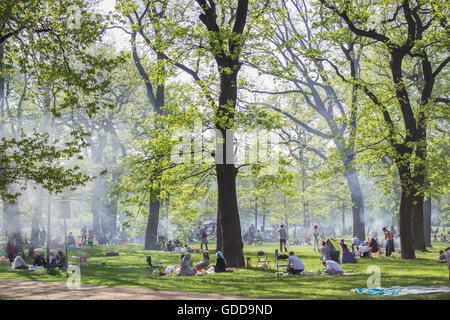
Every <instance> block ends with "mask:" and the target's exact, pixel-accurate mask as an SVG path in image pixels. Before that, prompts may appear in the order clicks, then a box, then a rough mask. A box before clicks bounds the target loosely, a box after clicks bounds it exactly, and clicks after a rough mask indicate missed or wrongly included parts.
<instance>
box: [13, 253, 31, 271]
mask: <svg viewBox="0 0 450 320" xmlns="http://www.w3.org/2000/svg"><path fill="white" fill-rule="evenodd" d="M12 268H13V269H27V270H28V266H27V264H26V263H25V260H23V258H22V253H21V252H19V253H18V254H17V256H16V258H15V259H14V262H13V264H12Z"/></svg>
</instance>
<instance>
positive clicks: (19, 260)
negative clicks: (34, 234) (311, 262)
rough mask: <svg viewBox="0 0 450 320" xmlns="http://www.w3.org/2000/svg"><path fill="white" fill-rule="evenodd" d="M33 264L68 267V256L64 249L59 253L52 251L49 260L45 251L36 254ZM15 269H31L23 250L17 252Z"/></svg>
mask: <svg viewBox="0 0 450 320" xmlns="http://www.w3.org/2000/svg"><path fill="white" fill-rule="evenodd" d="M33 266H35V267H41V268H56V267H58V268H65V267H67V257H66V255H65V254H64V253H63V252H62V251H58V254H57V255H55V253H54V252H53V251H50V257H49V260H48V261H47V260H46V259H45V256H44V254H43V253H41V254H39V255H37V256H36V258H35V259H34V261H33ZM12 268H13V269H25V270H27V269H30V267H29V266H28V265H27V263H26V262H25V259H24V255H23V253H22V252H19V253H17V255H16V256H15V257H14V260H13V262H12Z"/></svg>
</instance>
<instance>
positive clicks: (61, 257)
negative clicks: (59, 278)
mask: <svg viewBox="0 0 450 320" xmlns="http://www.w3.org/2000/svg"><path fill="white" fill-rule="evenodd" d="M66 264H67V258H66V255H65V254H64V253H63V252H62V251H58V255H57V256H56V266H57V267H60V268H65V267H66Z"/></svg>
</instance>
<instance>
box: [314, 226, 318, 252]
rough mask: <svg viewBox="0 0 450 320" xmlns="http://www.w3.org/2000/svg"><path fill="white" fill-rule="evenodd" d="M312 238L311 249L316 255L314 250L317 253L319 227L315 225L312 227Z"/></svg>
mask: <svg viewBox="0 0 450 320" xmlns="http://www.w3.org/2000/svg"><path fill="white" fill-rule="evenodd" d="M313 236H314V244H313V249H314V253H316V248H317V252H319V241H320V234H319V227H318V226H317V225H315V226H314V230H313Z"/></svg>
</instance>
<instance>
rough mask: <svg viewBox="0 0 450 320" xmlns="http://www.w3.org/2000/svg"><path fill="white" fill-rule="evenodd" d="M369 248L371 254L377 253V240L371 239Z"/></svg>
mask: <svg viewBox="0 0 450 320" xmlns="http://www.w3.org/2000/svg"><path fill="white" fill-rule="evenodd" d="M369 247H370V251H371V252H372V253H374V252H378V243H377V240H376V239H375V238H372V240H370V244H369Z"/></svg>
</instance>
